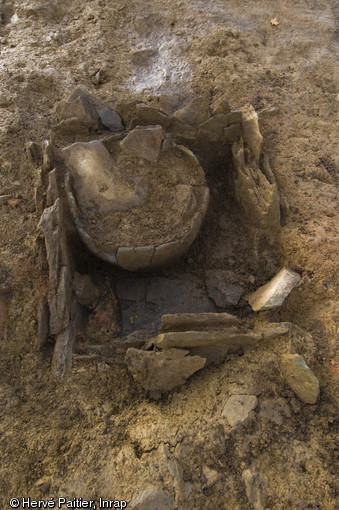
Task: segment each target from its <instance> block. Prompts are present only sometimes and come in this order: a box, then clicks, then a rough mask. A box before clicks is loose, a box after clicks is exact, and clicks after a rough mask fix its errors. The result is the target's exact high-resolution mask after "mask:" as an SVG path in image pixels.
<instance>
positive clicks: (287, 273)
mask: <svg viewBox="0 0 339 510" xmlns="http://www.w3.org/2000/svg"><path fill="white" fill-rule="evenodd" d="M300 279H301V277H300V275H298V273H295V272H294V271H292V269H289V268H283V269H281V271H279V273H278V274H276V276H275V277H274V278H272V280H271V281H270V282H268V283H266V285H263V286H262V287H260V288H259V289H258V290H256V291H255V292H253V293H252V294H250V295H249V296H248V297H247V301H248V302H249V304H250V305H251V307H252V309H253V310H254V311H255V312H257V311H260V310H267V309H268V308H277V307H278V306H281V305H282V304H283V302H284V301H285V299H286V297H287V296H288V295H289V294H290V292H291V291H292V289H293V288H294V287H295V286H296V285H297V283H298V282H299V281H300Z"/></svg>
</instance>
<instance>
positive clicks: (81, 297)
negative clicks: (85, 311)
mask: <svg viewBox="0 0 339 510" xmlns="http://www.w3.org/2000/svg"><path fill="white" fill-rule="evenodd" d="M73 288H74V290H75V293H76V296H77V298H78V301H79V303H80V304H81V305H84V306H91V305H93V304H94V303H95V302H96V300H97V299H98V289H97V287H96V286H95V285H94V283H93V282H92V280H91V278H90V277H89V276H88V275H81V274H80V273H77V272H75V273H74V276H73Z"/></svg>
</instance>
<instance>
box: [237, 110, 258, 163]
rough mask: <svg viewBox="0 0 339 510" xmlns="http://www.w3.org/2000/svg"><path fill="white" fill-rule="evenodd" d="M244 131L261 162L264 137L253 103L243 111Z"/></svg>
mask: <svg viewBox="0 0 339 510" xmlns="http://www.w3.org/2000/svg"><path fill="white" fill-rule="evenodd" d="M232 124H233V123H232ZM242 131H243V134H244V141H245V143H246V144H247V145H248V147H249V148H250V150H251V152H252V154H253V156H254V159H255V162H256V163H257V164H259V159H260V154H261V147H262V142H263V137H262V134H261V133H260V129H259V123H258V114H257V112H256V111H255V109H254V108H253V106H252V105H248V106H247V107H246V108H244V110H243V111H242Z"/></svg>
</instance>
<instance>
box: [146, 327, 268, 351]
mask: <svg viewBox="0 0 339 510" xmlns="http://www.w3.org/2000/svg"><path fill="white" fill-rule="evenodd" d="M262 338H263V337H262V334H261V333H260V332H258V333H256V332H253V333H252V332H241V330H239V329H238V328H234V327H230V328H228V329H223V330H213V331H171V332H168V333H161V334H159V335H158V336H157V337H156V339H155V340H154V343H155V345H156V346H157V347H159V348H161V349H170V348H172V347H178V348H181V349H194V348H196V347H208V348H209V349H213V348H214V347H238V348H239V347H244V346H248V345H255V344H256V343H257V342H259V340H261V339H262Z"/></svg>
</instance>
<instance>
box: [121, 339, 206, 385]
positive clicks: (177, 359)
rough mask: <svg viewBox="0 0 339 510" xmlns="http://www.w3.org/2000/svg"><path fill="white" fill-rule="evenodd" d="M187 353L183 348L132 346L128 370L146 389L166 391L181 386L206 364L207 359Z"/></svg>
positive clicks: (128, 355) (128, 351) (127, 357)
mask: <svg viewBox="0 0 339 510" xmlns="http://www.w3.org/2000/svg"><path fill="white" fill-rule="evenodd" d="M187 354H188V351H185V350H181V349H169V350H167V351H164V352H156V351H142V350H139V349H135V348H133V347H131V348H130V349H128V350H127V353H126V358H125V361H126V364H127V367H128V371H129V372H130V373H131V375H132V376H133V378H134V379H135V381H137V382H138V383H139V384H141V386H142V387H143V388H144V389H145V390H148V391H151V392H166V391H170V390H171V389H173V388H175V387H176V386H181V385H182V384H184V383H185V382H186V379H188V377H190V376H191V375H192V374H194V373H195V372H197V371H198V370H200V369H201V368H203V367H204V366H205V363H206V359H204V358H201V357H200V356H187Z"/></svg>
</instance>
